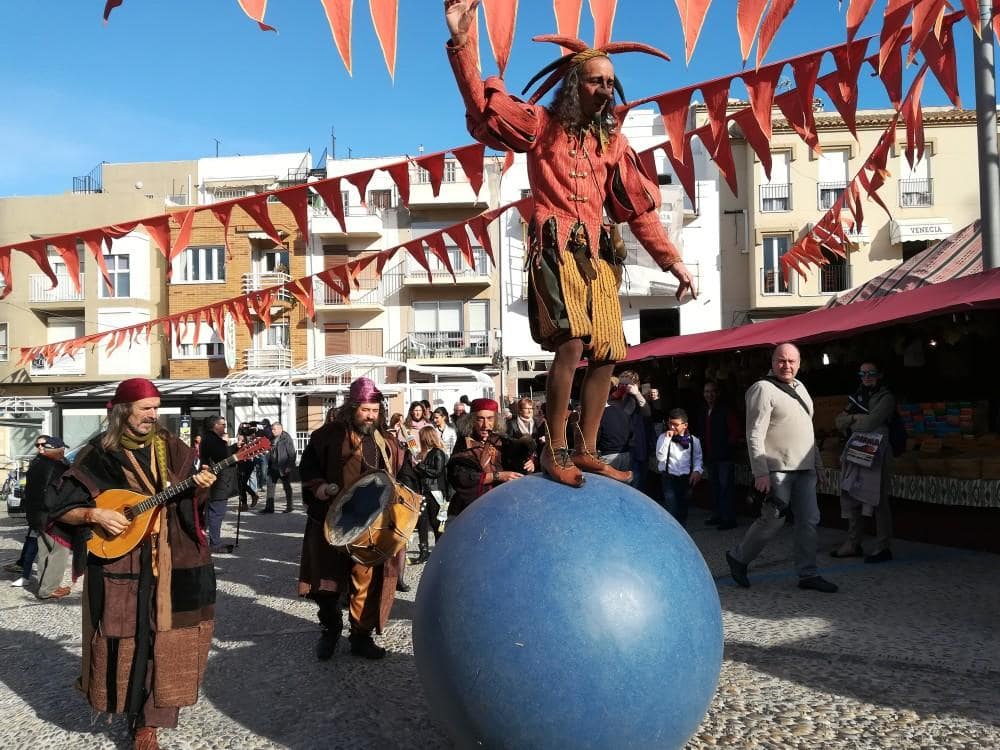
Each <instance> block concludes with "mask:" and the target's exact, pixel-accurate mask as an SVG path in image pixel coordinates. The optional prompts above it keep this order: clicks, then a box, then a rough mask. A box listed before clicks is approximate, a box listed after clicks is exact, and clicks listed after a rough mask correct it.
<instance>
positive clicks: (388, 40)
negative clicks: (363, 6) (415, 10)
mask: <svg viewBox="0 0 1000 750" xmlns="http://www.w3.org/2000/svg"><path fill="white" fill-rule="evenodd" d="M368 9H369V10H370V11H371V14H372V24H373V25H374V26H375V36H377V37H378V43H379V46H380V47H381V48H382V56H383V57H384V58H385V64H386V67H387V68H388V69H389V77H390V78H392V79H393V80H395V79H396V37H397V34H398V26H399V0H368Z"/></svg>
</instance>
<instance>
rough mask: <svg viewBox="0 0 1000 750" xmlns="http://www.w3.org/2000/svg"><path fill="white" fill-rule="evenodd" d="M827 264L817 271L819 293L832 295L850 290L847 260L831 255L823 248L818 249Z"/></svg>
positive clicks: (834, 254) (835, 254)
mask: <svg viewBox="0 0 1000 750" xmlns="http://www.w3.org/2000/svg"><path fill="white" fill-rule="evenodd" d="M820 250H821V251H822V253H823V257H825V258H826V260H827V263H826V265H825V266H821V267H820V269H819V291H820V293H821V294H834V293H836V292H843V291H846V290H847V289H849V288H850V279H849V274H850V268H849V266H848V265H847V259H846V258H842V257H841V256H840V255H838V254H837V253H831V252H830V251H829V250H827V249H826V248H825V247H823V248H820Z"/></svg>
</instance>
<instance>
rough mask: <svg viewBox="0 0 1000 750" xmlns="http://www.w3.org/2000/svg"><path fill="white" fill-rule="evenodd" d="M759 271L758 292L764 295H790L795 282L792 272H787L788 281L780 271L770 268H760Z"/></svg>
mask: <svg viewBox="0 0 1000 750" xmlns="http://www.w3.org/2000/svg"><path fill="white" fill-rule="evenodd" d="M759 271H760V293H761V294H762V295H765V296H777V295H787V296H791V295H792V294H793V293H794V291H793V286H794V284H795V280H794V274H789V279H788V281H785V277H784V276H783V275H782V273H781V271H780V270H778V271H775V270H773V269H770V268H761V269H759Z"/></svg>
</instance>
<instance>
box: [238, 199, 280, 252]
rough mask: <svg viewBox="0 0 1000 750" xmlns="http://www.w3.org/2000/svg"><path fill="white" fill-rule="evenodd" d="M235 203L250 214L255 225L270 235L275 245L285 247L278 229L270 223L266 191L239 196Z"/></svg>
mask: <svg viewBox="0 0 1000 750" xmlns="http://www.w3.org/2000/svg"><path fill="white" fill-rule="evenodd" d="M236 205H237V206H239V207H240V208H242V209H243V210H244V211H246V212H247V214H249V215H250V218H251V219H253V220H254V222H256V224H257V226H259V227H260V228H261V229H263V230H264V234H266V235H267V236H268V237H270V238H271V239H272V240H273V241H274V244H275V245H280V246H281V247H285V243H284V242H283V241H282V239H281V236H280V235H279V234H278V230H277V229H276V228H275V226H274V224H272V223H271V215H270V212H269V211H268V208H267V193H260V194H258V195H250V196H247V197H246V198H240V199H239V200H237V201H236Z"/></svg>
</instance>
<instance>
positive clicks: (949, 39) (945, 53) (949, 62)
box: [920, 14, 996, 109]
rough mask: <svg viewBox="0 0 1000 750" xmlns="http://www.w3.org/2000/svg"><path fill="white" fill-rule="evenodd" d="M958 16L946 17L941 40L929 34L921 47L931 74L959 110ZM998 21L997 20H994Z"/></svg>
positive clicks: (960, 105) (960, 106) (960, 102)
mask: <svg viewBox="0 0 1000 750" xmlns="http://www.w3.org/2000/svg"><path fill="white" fill-rule="evenodd" d="M958 20H959V19H958V17H957V14H955V15H953V16H952V17H950V18H948V17H946V18H945V19H944V21H943V23H942V25H941V38H940V39H939V38H937V37H936V36H934V34H929V35H928V36H927V38H926V39H925V40H924V43H923V45H922V46H921V47H920V52H921V53H922V54H923V56H924V60H925V61H926V63H927V66H928V67H929V68H930V71H931V73H933V74H934V77H935V78H936V79H937V82H938V83H939V84H941V88H942V89H943V90H944V93H945V94H947V95H948V99H950V100H951V103H952V104H954V105H955V107H957V108H958V109H961V108H962V99H961V97H960V96H959V95H958V64H957V62H956V60H955V39H954V28H953V27H954V24H955V22H956V21H958ZM994 20H996V19H994Z"/></svg>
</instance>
